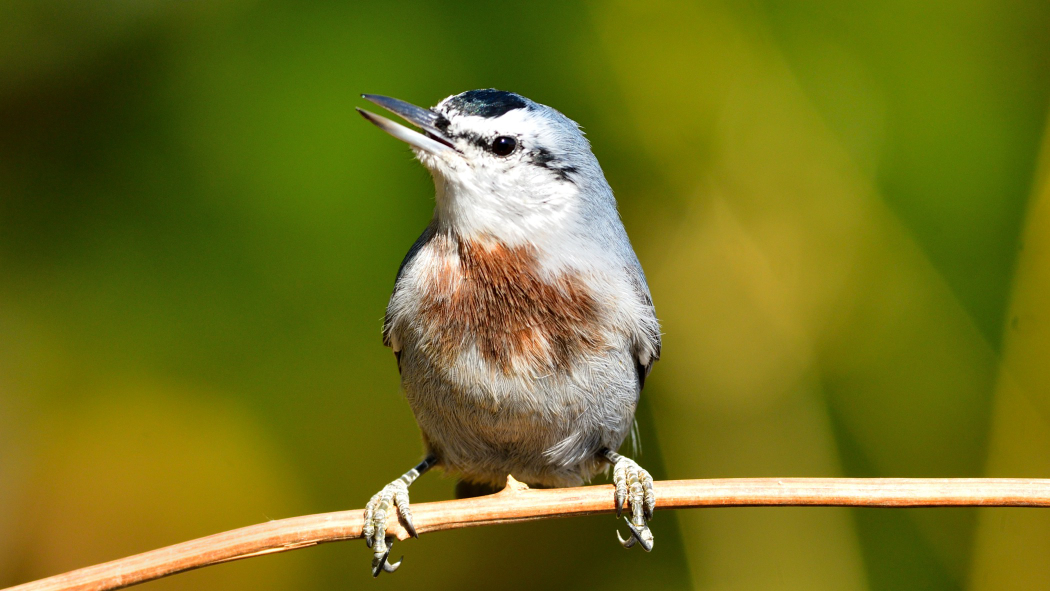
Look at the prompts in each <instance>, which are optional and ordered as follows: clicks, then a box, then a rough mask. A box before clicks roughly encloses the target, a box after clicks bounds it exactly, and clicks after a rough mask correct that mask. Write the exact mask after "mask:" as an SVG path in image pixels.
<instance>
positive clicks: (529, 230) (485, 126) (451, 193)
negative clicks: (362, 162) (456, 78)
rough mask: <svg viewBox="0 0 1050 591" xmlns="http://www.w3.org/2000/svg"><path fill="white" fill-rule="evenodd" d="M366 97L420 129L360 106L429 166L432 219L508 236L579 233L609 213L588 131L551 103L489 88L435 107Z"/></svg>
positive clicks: (516, 239) (468, 232) (513, 239)
mask: <svg viewBox="0 0 1050 591" xmlns="http://www.w3.org/2000/svg"><path fill="white" fill-rule="evenodd" d="M363 97H364V98H365V99H367V100H369V101H371V102H373V103H375V104H377V105H379V106H381V107H383V108H384V109H386V110H388V111H390V112H392V113H394V114H396V115H398V116H400V117H401V118H403V119H404V120H405V121H407V122H409V123H411V124H412V125H414V126H415V127H417V128H419V129H420V130H421V131H415V130H413V129H409V128H408V127H405V126H403V125H400V124H398V123H395V122H393V121H391V120H389V119H387V118H385V117H381V116H379V115H376V114H374V113H370V112H368V111H364V110H361V109H358V111H360V113H361V115H362V116H364V117H365V118H366V119H368V120H369V121H371V122H372V123H374V124H375V125H377V126H378V127H379V128H380V129H382V130H384V131H386V132H387V133H389V134H390V135H392V136H394V137H396V138H398V139H400V140H402V141H404V142H406V143H408V144H409V145H410V146H411V147H412V149H413V151H414V152H415V154H416V157H417V158H419V161H420V162H422V163H423V165H424V166H426V167H427V169H428V170H430V172H431V174H432V175H433V177H434V184H435V185H436V187H437V207H436V212H435V217H436V222H437V224H438V225H439V226H444V227H447V228H448V229H450V230H452V231H455V232H456V233H458V234H460V235H464V236H476V235H489V236H492V237H495V238H497V239H499V240H501V241H503V242H506V243H509V244H514V243H521V242H524V241H529V240H535V239H537V238H538V237H539V236H542V235H545V234H551V233H560V234H562V235H565V233H574V232H577V231H579V232H583V231H586V230H587V229H588V228H587V226H588V225H590V226H592V227H590V228H589V229H590V230H591V231H594V230H595V229H596V228H594V227H593V226H594V222H595V221H599V220H601V218H606V217H608V216H609V215H610V214H611V215H612V216H613V217H615V216H616V209H615V208H616V206H615V202H614V200H613V198H612V192H611V191H610V190H609V186H608V184H607V183H606V181H605V178H604V176H603V174H602V170H601V167H600V166H599V165H598V161H597V159H596V158H595V157H594V154H593V153H592V152H591V148H590V144H589V143H588V142H587V139H586V138H585V137H584V136H583V133H582V132H581V131H580V128H579V126H578V125H577V124H576V123H575V122H574V121H572V120H571V119H569V118H568V117H566V116H565V115H562V114H561V113H559V112H558V111H556V110H554V109H552V108H550V107H547V106H545V105H541V104H539V103H536V102H533V101H531V100H529V99H527V98H525V97H523V96H520V95H517V94H514V93H511V92H505V91H501V90H494V89H487V90H471V91H468V92H464V93H462V94H457V95H454V96H450V97H448V98H446V99H445V100H443V101H441V102H440V103H438V105H437V106H436V107H434V108H432V109H424V108H422V107H417V106H415V105H412V104H410V103H406V102H404V101H401V100H398V99H393V98H389V97H385V96H377V95H368V94H366V95H363ZM601 221H604V220H601ZM599 225H600V224H599Z"/></svg>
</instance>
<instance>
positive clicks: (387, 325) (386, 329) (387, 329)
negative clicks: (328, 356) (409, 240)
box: [383, 225, 434, 372]
mask: <svg viewBox="0 0 1050 591" xmlns="http://www.w3.org/2000/svg"><path fill="white" fill-rule="evenodd" d="M433 237H434V226H433V225H430V226H427V228H426V229H425V230H423V233H422V234H420V235H419V238H416V241H415V242H414V243H413V244H412V247H411V248H409V249H408V254H406V255H405V258H404V259H402V260H401V266H400V267H398V268H397V277H396V278H395V279H394V291H393V293H391V294H390V299H393V298H394V296H395V295H396V294H397V290H398V289H399V288H400V286H401V277H402V275H404V274H405V269H407V268H408V266H409V265H410V264H411V263H412V261H413V260H415V258H416V255H418V254H419V251H421V250H423V247H424V246H426V245H427V243H428V242H430V240H431V239H432V238H433ZM393 324H394V321H393V318H392V317H391V314H390V306H389V305H388V306H387V308H386V316H385V317H384V318H383V344H384V345H386V346H387V347H390V348H391V349H394V358H395V359H397V371H398V372H400V371H401V351H400V350H399V349H396V348H394V344H393V340H392V339H391V338H390V336H391V335H390V333H391V331H392V330H393Z"/></svg>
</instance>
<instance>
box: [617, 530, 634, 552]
mask: <svg viewBox="0 0 1050 591" xmlns="http://www.w3.org/2000/svg"><path fill="white" fill-rule="evenodd" d="M616 539H618V540H620V545H621V546H623V547H624V548H630V547H631V546H634V541H635V537H634V532H631V536H630V537H629V538H627V539H626V540H625V539H623V536H621V535H620V530H616Z"/></svg>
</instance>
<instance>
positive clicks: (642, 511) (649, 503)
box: [606, 452, 656, 552]
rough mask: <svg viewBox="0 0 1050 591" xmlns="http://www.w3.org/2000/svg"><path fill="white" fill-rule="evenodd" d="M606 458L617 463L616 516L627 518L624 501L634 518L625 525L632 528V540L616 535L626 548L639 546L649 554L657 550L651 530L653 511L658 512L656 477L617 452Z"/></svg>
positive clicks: (627, 519) (625, 519)
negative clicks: (655, 490) (654, 490)
mask: <svg viewBox="0 0 1050 591" xmlns="http://www.w3.org/2000/svg"><path fill="white" fill-rule="evenodd" d="M606 457H607V458H609V460H610V461H611V462H612V463H613V485H614V486H615V487H616V496H615V499H616V516H617V517H619V516H620V515H622V514H623V506H624V501H626V502H627V503H628V509H629V510H630V517H628V516H624V521H626V522H627V527H629V528H631V536H630V537H629V538H627V539H626V540H625V539H623V537H622V536H620V532H616V537H617V538H619V540H620V543H621V544H623V547H624V548H630V547H631V546H634V545H635V544H638V545H640V546H641V547H642V549H643V550H645V551H646V552H649V551H650V550H652V549H653V532H652V531H650V530H649V526H648V525H647V522H648V521H649V520H650V519H652V518H653V510H654V509H656V494H655V493H654V492H653V477H652V476H650V475H649V472H647V471H646V470H645V469H644V468H642V467H641V466H639V465H638V463H637V462H635V461H634V460H632V459H630V458H626V457H624V456H621V455H620V454H618V453H615V452H607V453H606Z"/></svg>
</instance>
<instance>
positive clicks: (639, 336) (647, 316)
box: [633, 264, 661, 392]
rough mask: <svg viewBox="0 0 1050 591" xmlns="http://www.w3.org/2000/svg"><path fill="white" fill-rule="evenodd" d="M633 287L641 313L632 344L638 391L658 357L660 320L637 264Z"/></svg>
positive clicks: (643, 385) (639, 266) (640, 389)
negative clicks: (657, 317)
mask: <svg viewBox="0 0 1050 591" xmlns="http://www.w3.org/2000/svg"><path fill="white" fill-rule="evenodd" d="M633 277H634V278H635V281H634V287H635V293H636V294H637V296H638V298H639V299H640V300H641V304H642V305H641V309H642V310H643V313H642V314H641V317H640V318H639V319H638V321H637V324H638V325H637V326H636V327H635V330H636V337H635V338H636V341H635V344H634V363H635V371H636V372H637V373H638V391H639V392H641V391H642V388H643V387H645V378H646V377H648V376H649V372H650V371H652V369H653V364H654V363H656V361H657V360H658V359H660V347H661V343H660V322H659V321H658V320H657V319H656V309H655V308H654V307H653V298H652V296H650V295H649V284H648V283H646V281H645V273H643V272H642V267H641V265H640V264H639V265H638V266H637V268H636V273H634V274H633Z"/></svg>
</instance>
